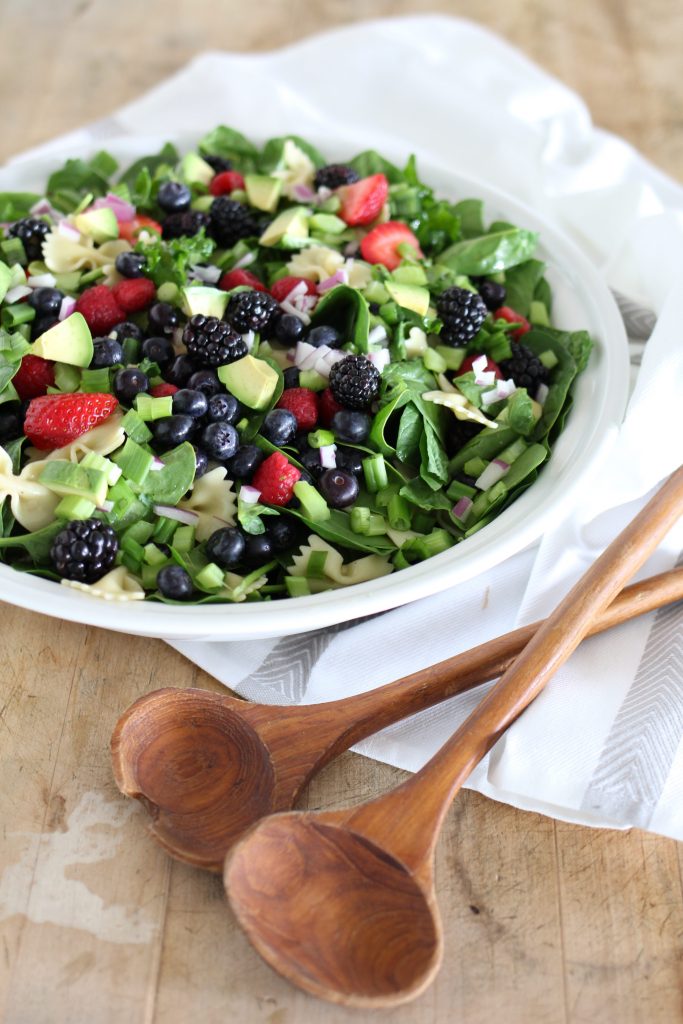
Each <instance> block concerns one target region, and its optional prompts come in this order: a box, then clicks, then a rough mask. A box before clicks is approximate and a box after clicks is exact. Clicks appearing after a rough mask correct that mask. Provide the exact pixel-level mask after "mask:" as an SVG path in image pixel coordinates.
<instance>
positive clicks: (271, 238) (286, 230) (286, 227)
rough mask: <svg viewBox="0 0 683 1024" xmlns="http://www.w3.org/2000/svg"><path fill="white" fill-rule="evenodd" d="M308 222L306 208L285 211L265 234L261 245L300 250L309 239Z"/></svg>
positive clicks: (261, 238)
mask: <svg viewBox="0 0 683 1024" xmlns="http://www.w3.org/2000/svg"><path fill="white" fill-rule="evenodd" d="M308 222H309V211H308V210H307V209H306V207H305V206H292V207H291V208H290V209H289V210H283V211H282V213H280V214H278V216H277V217H276V218H275V220H274V221H272V223H271V224H269V225H268V227H267V228H266V230H265V231H264V232H263V234H262V235H261V237H260V238H259V244H260V245H269V246H272V245H280V246H282V247H283V248H285V249H298V248H300V247H301V246H302V245H305V244H306V241H307V239H308Z"/></svg>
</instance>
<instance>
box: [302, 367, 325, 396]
mask: <svg viewBox="0 0 683 1024" xmlns="http://www.w3.org/2000/svg"><path fill="white" fill-rule="evenodd" d="M329 383H330V382H329V381H328V380H327V378H326V377H323V375H322V374H321V373H318V371H317V370H302V371H301V373H300V374H299V387H302V388H308V389H309V390H310V391H324V390H325V388H326V387H327V385H328V384H329Z"/></svg>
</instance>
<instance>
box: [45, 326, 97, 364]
mask: <svg viewBox="0 0 683 1024" xmlns="http://www.w3.org/2000/svg"><path fill="white" fill-rule="evenodd" d="M30 354H31V355H33V356H41V357H42V358H43V359H52V360H54V361H55V362H57V363H68V364H69V366H83V367H85V366H90V363H91V362H92V357H93V346H92V335H91V333H90V328H89V327H88V325H87V323H86V322H85V319H84V318H83V315H82V314H81V313H72V314H71V316H68V317H67V318H66V320H61V321H60V322H59V323H58V324H55V325H54V327H50V328H48V330H47V331H45V334H41V335H40V337H39V338H37V339H36V340H35V341H34V343H33V344H32V345H31V348H30Z"/></svg>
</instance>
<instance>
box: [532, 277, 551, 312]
mask: <svg viewBox="0 0 683 1024" xmlns="http://www.w3.org/2000/svg"><path fill="white" fill-rule="evenodd" d="M534 299H535V300H536V301H537V302H542V303H543V305H544V306H545V308H546V309H547V310H548V312H549V313H550V311H551V310H552V308H553V293H552V292H551V290H550V285H549V284H548V282H547V281H546V279H545V278H544V277H542V278H541V280H540V281H539V282H538V284H537V285H536V289H535V291H534Z"/></svg>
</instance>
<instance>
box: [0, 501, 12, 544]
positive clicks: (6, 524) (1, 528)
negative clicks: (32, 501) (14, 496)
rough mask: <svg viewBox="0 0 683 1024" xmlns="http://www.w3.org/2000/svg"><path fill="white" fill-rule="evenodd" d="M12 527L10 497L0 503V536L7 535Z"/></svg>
mask: <svg viewBox="0 0 683 1024" xmlns="http://www.w3.org/2000/svg"><path fill="white" fill-rule="evenodd" d="M13 528H14V516H13V515H12V509H11V507H10V499H9V498H6V499H5V500H4V501H3V502H2V503H1V504H0V537H9V535H10V533H11V532H12V530H13Z"/></svg>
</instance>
